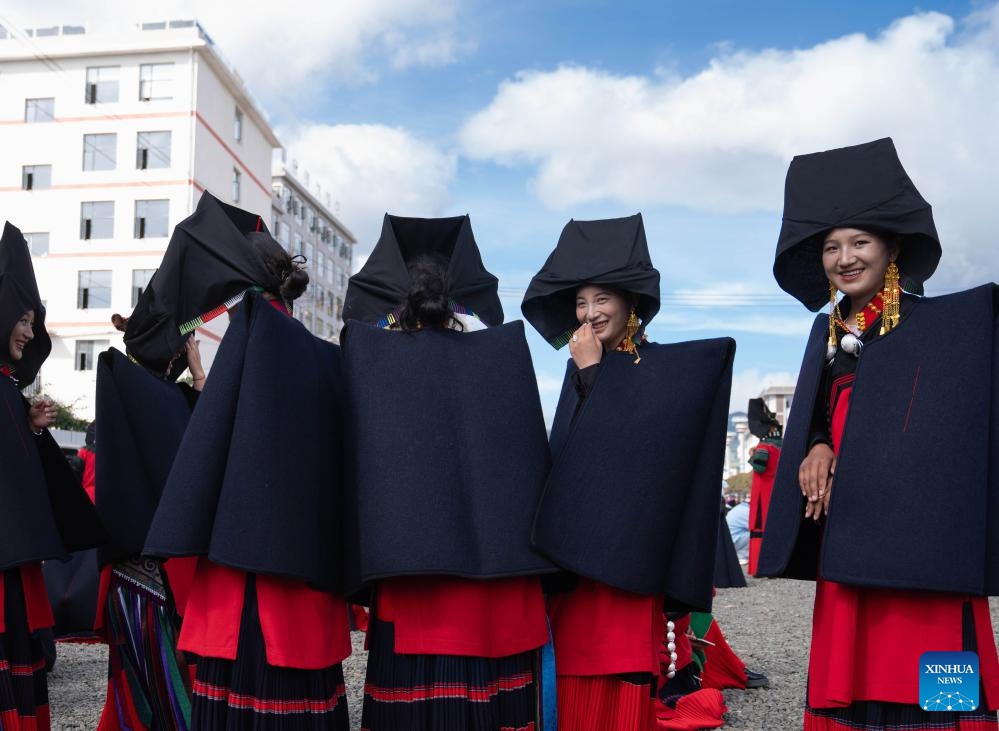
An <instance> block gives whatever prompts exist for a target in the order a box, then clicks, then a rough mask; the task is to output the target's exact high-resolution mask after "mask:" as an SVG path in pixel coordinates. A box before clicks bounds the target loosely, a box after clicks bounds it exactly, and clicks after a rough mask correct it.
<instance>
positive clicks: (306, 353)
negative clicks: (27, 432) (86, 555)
mask: <svg viewBox="0 0 999 731" xmlns="http://www.w3.org/2000/svg"><path fill="white" fill-rule="evenodd" d="M340 379H341V375H340V349H339V347H337V346H336V345H332V344H330V343H327V342H325V341H323V340H320V339H318V338H316V337H315V336H314V335H312V334H311V333H309V332H308V330H306V329H305V327H304V326H303V325H302V323H300V322H298V321H297V320H295V319H293V318H291V317H289V316H287V315H285V314H283V313H281V312H279V311H278V310H276V309H275V308H274V307H272V306H271V305H270V304H268V303H267V302H266V301H265V300H264V299H263V298H261V297H260V296H258V295H255V294H251V295H249V296H248V297H247V298H246V299H245V300H244V301H243V303H242V304H241V305H240V306H239V309H238V310H237V312H236V313H235V315H234V317H233V320H232V322H231V323H230V325H229V328H228V330H227V331H226V334H225V337H224V338H223V339H222V344H221V345H220V346H219V351H218V355H217V356H216V358H215V362H214V364H213V365H212V372H211V377H210V378H209V379H208V381H207V382H206V384H205V388H204V391H203V392H202V394H201V397H200V398H199V399H198V406H197V408H196V409H195V411H194V413H193V414H192V415H191V420H190V422H189V423H188V427H187V430H186V431H185V432H184V437H183V439H182V440H181V443H180V448H179V449H178V453H177V458H176V459H175V460H174V464H173V468H172V469H171V471H170V476H169V477H168V479H167V483H166V487H165V488H164V490H163V496H162V498H161V499H160V503H159V507H158V508H157V510H156V515H155V517H154V518H153V521H152V525H151V526H150V529H149V535H148V537H147V538H146V547H145V553H147V554H149V555H153V556H158V557H170V556H193V555H202V556H208V558H209V559H211V560H212V561H214V562H215V563H218V564H221V565H223V566H229V567H232V568H235V569H241V570H244V571H251V572H257V573H262V574H271V575H276V576H287V577H290V578H294V579H300V580H303V581H305V582H307V583H309V584H310V585H312V586H313V587H315V588H317V589H323V590H327V591H336V590H337V589H338V588H339V586H340V573H341V572H340V567H341V565H342V550H341V540H340V531H339V529H338V526H339V524H340V504H341V475H340V467H341V464H340V463H341V434H340V411H341V393H340V388H341V384H340ZM104 448H105V449H106V448H107V447H106V446H105V447H104Z"/></svg>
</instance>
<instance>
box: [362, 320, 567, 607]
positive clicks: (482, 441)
mask: <svg viewBox="0 0 999 731" xmlns="http://www.w3.org/2000/svg"><path fill="white" fill-rule="evenodd" d="M343 352H344V371H345V374H346V379H347V393H348V396H347V422H346V424H347V427H346V433H347V435H348V440H349V447H348V449H347V454H348V455H349V459H350V466H349V468H348V478H347V488H346V490H347V492H346V500H347V509H346V513H347V515H348V521H347V525H346V527H345V533H346V535H347V571H348V575H349V576H350V579H349V581H348V585H349V586H350V587H351V588H352V589H357V588H360V586H361V585H362V584H363V583H364V582H369V581H374V580H377V579H382V578H386V577H391V576H401V575H413V574H444V575H452V576H462V577H466V578H473V579H486V578H494V577H500V576H517V575H531V574H539V573H544V572H551V571H554V570H555V567H554V566H552V564H551V563H550V562H549V561H547V560H546V559H545V558H544V557H542V556H540V555H539V554H538V553H537V552H535V551H534V550H533V549H532V548H531V543H530V531H531V520H532V517H533V515H534V510H535V507H536V506H537V502H538V498H539V496H540V494H541V489H542V487H543V486H544V484H545V479H546V477H547V475H548V468H549V465H550V461H549V454H548V442H547V439H546V437H545V425H544V418H543V416H542V412H541V401H540V398H539V396H538V387H537V379H536V377H535V374H534V368H533V365H532V363H531V356H530V352H529V351H528V349H527V341H526V339H525V338H524V325H523V323H522V322H519V321H518V322H511V323H508V324H505V325H499V326H496V327H493V328H490V329H488V330H481V331H478V332H470V333H461V332H454V331H450V330H448V331H433V330H420V331H416V332H392V331H388V330H382V329H379V328H375V327H372V326H370V325H366V324H364V323H361V322H351V323H350V324H349V325H348V327H347V331H346V335H345V337H344V348H343Z"/></svg>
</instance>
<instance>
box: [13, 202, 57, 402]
mask: <svg viewBox="0 0 999 731" xmlns="http://www.w3.org/2000/svg"><path fill="white" fill-rule="evenodd" d="M28 310H34V312H35V324H34V326H33V328H32V330H33V332H34V335H35V337H34V338H33V339H32V340H31V341H30V342H29V343H28V344H27V345H26V346H25V347H24V352H23V353H22V355H21V359H20V360H18V361H16V362H14V363H7V355H8V353H7V347H8V342H9V339H10V334H11V331H12V330H13V329H14V325H15V324H16V323H17V321H18V320H20V319H21V316H22V315H23V314H24V313H25V312H27V311H28ZM0 337H2V340H3V343H2V345H0V363H5V364H7V365H8V366H12V367H13V371H14V377H15V378H16V379H17V384H18V387H19V388H22V389H23V388H24V387H25V386H28V385H30V384H31V382H32V381H34V380H35V376H37V375H38V369H39V368H41V367H42V363H44V362H45V359H46V358H48V357H49V353H50V352H51V351H52V340H51V338H50V337H49V334H48V331H47V330H46V329H45V307H44V306H43V305H42V297H41V295H40V294H39V293H38V283H37V282H36V281H35V269H34V267H33V266H32V264H31V252H30V251H29V250H28V244H27V242H26V241H25V240H24V236H23V234H21V231H20V229H18V228H17V227H16V226H14V225H12V224H11V223H9V222H7V223H5V224H4V227H3V236H2V238H0Z"/></svg>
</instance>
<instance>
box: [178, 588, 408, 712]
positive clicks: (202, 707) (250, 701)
mask: <svg viewBox="0 0 999 731" xmlns="http://www.w3.org/2000/svg"><path fill="white" fill-rule="evenodd" d="M254 578H255V577H254V576H253V575H252V574H251V575H250V576H249V580H248V581H247V588H246V597H245V600H244V602H243V613H242V616H241V617H240V628H239V641H238V645H237V651H236V659H235V660H221V659H218V658H212V657H201V658H199V659H198V670H197V677H196V678H195V681H194V703H193V710H192V713H191V723H192V728H193V729H197V730H198V731H245V730H246V729H252V730H253V731H348V729H349V727H350V721H349V716H348V713H347V696H346V688H345V685H344V679H343V666H342V665H341V664H340V663H337V664H336V665H331V666H329V667H327V668H323V669H322V670H303V669H299V668H285V667H278V666H275V665H270V664H268V662H267V653H266V648H265V645H264V636H263V632H262V630H261V629H260V619H259V613H258V610H257V592H256V582H255V580H254ZM400 728H403V727H400Z"/></svg>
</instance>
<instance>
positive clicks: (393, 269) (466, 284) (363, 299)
mask: <svg viewBox="0 0 999 731" xmlns="http://www.w3.org/2000/svg"><path fill="white" fill-rule="evenodd" d="M423 254H432V255H436V256H439V257H441V258H443V259H446V260H447V262H448V264H447V282H448V285H449V288H450V295H451V300H452V303H451V304H452V309H453V310H454V311H455V312H459V313H463V314H473V315H475V316H476V317H478V318H479V319H480V320H481V321H482V322H484V323H485V324H486V325H498V324H499V323H501V322H503V306H502V305H501V304H500V300H499V296H498V295H497V286H498V282H497V280H496V277H494V276H493V275H492V274H490V273H489V272H488V271H486V268H485V267H484V266H483V265H482V257H481V256H480V254H479V248H478V246H477V245H476V243H475V237H474V236H473V235H472V223H471V221H470V219H469V218H468V216H456V217H454V218H404V217H402V216H390V215H388V214H385V220H384V222H383V224H382V234H381V237H380V238H379V239H378V243H376V244H375V248H374V249H373V250H372V252H371V256H369V257H368V260H367V261H366V262H365V264H364V266H363V267H361V271H359V272H358V273H357V274H355V275H354V276H352V277H351V278H350V283H349V284H348V285H347V294H346V296H345V298H344V302H343V321H344V322H347V321H348V320H360V321H361V322H367V323H369V324H371V325H380V326H383V325H386V324H390V322H387V321H385V320H386V318H387V317H388V316H389V315H392V316H395V315H397V314H398V313H399V311H400V310H401V309H402V307H403V305H404V304H405V302H406V296H407V294H408V293H409V286H410V282H409V272H408V270H407V265H408V264H409V263H410V262H411V261H413V259H415V258H416V257H418V256H420V255H423Z"/></svg>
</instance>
